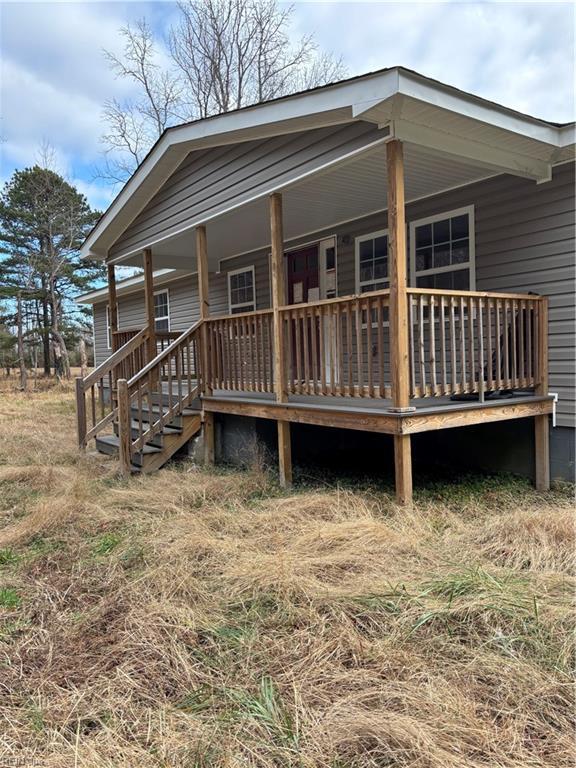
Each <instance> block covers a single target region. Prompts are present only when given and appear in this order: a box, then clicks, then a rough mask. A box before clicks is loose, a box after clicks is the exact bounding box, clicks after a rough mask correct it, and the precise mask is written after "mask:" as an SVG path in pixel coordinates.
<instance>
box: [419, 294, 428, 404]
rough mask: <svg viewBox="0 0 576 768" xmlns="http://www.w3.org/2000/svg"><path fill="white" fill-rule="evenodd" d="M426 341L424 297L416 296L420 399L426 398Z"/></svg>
mask: <svg viewBox="0 0 576 768" xmlns="http://www.w3.org/2000/svg"><path fill="white" fill-rule="evenodd" d="M425 350H426V340H425V336H424V296H422V295H420V296H418V366H419V371H420V390H421V397H426V395H427V394H428V393H427V386H426V355H425Z"/></svg>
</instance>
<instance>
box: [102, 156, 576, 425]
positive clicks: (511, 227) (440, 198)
mask: <svg viewBox="0 0 576 768" xmlns="http://www.w3.org/2000/svg"><path fill="white" fill-rule="evenodd" d="M467 205H474V217H475V232H476V289H477V290H479V291H505V292H506V291H509V292H522V293H526V292H529V291H533V292H535V293H540V294H543V295H547V296H549V299H550V325H549V350H550V352H549V357H550V390H551V391H554V392H558V393H559V396H560V401H559V405H558V424H559V425H561V426H574V415H575V410H576V409H575V404H576V403H575V400H576V397H575V395H576V382H575V375H574V371H575V367H576V359H575V357H576V356H575V333H574V323H575V319H576V318H575V315H576V308H575V294H574V286H575V279H576V274H575V243H574V227H575V213H574V208H575V206H574V166H573V165H572V164H565V165H562V166H559V167H557V168H555V169H554V174H553V179H552V181H550V182H548V183H545V184H541V185H536V184H535V183H534V182H531V181H528V180H524V179H519V178H517V177H513V176H498V177H495V178H492V179H487V180H485V181H481V182H477V183H475V184H471V185H468V186H466V187H461V188H459V189H456V190H452V191H449V192H446V193H444V194H441V195H437V196H434V197H430V198H427V199H425V200H420V201H416V202H413V203H410V204H408V205H407V208H406V219H407V222H410V221H414V220H416V219H420V218H425V217H427V216H431V215H434V214H439V213H443V212H447V211H450V210H453V209H456V208H461V207H463V206H467ZM386 226H387V217H386V212H383V213H381V214H377V215H373V216H370V217H366V218H363V219H359V220H357V221H354V222H350V223H347V224H345V225H341V226H338V227H332V228H328V229H326V230H323V231H321V232H318V233H316V234H315V235H314V236H313V237H311V236H310V235H308V236H306V237H304V238H301V239H300V240H294V241H291V242H290V243H287V244H286V250H291V249H294V248H295V247H297V245H298V244H299V243H304V242H306V243H309V242H310V241H314V240H321V239H323V238H325V237H329V236H331V235H335V236H336V238H337V267H338V294H339V295H340V296H345V295H348V294H352V293H355V291H356V284H355V282H356V275H355V257H354V252H355V250H354V249H355V242H354V240H355V238H356V237H357V236H359V235H362V234H366V233H369V232H374V231H377V230H380V229H386ZM251 265H254V268H255V278H256V306H257V309H264V308H266V307H269V306H270V264H269V249H262V250H260V251H256V252H253V253H250V254H244V255H242V256H238V257H235V258H232V259H226V260H225V261H223V262H221V265H220V269H221V272H220V273H219V274H214V275H211V276H210V301H211V312H212V314H225V313H227V312H228V283H227V272H228V271H231V270H234V269H239V268H241V267H245V266H246V267H247V266H251ZM195 282H196V277H192V278H185V279H183V280H180V281H179V282H178V283H172V284H169V287H170V315H171V328H172V329H173V330H184V329H185V328H186V327H188V325H189V324H190V322H193V321H194V319H195V318H196V317H197V315H198V296H197V288H196V285H195ZM137 318H141V320H140V321H139V322H136V320H137ZM120 323H121V327H129V326H132V325H141V324H142V323H143V297H142V294H140V295H136V294H133V295H132V296H130V297H125V298H121V299H120ZM95 326H96V328H95V337H96V359H97V361H98V362H101V360H102V359H105V357H106V356H107V354H108V351H107V350H106V348H105V344H106V341H105V339H106V330H105V311H104V308H103V305H102V306H98V307H95Z"/></svg>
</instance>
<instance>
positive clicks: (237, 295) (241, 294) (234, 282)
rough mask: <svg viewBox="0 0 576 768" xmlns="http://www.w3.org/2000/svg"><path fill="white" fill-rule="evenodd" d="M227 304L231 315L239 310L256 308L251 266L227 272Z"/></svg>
mask: <svg viewBox="0 0 576 768" xmlns="http://www.w3.org/2000/svg"><path fill="white" fill-rule="evenodd" d="M228 306H229V310H230V314H231V315H237V314H238V313H239V312H254V310H255V309H256V288H255V280H254V267H253V266H251V267H243V268H242V269H235V270H234V271H233V272H228Z"/></svg>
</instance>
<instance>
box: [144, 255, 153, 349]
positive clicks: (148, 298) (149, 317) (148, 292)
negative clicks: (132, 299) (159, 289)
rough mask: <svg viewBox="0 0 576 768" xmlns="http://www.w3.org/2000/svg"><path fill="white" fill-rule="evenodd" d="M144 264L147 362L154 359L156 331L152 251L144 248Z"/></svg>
mask: <svg viewBox="0 0 576 768" xmlns="http://www.w3.org/2000/svg"><path fill="white" fill-rule="evenodd" d="M142 259H143V262H144V299H145V304H146V325H147V326H148V362H150V361H151V360H154V358H155V357H156V330H155V322H154V274H153V271H152V251H151V250H150V249H149V248H146V249H145V250H144V252H143V254H142Z"/></svg>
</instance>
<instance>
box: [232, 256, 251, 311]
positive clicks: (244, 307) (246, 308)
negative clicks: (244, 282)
mask: <svg viewBox="0 0 576 768" xmlns="http://www.w3.org/2000/svg"><path fill="white" fill-rule="evenodd" d="M242 272H252V294H253V298H252V301H249V302H248V301H247V302H245V303H244V304H232V280H231V278H232V277H233V276H234V275H239V274H241V273H242ZM256 306H257V305H256V269H255V267H254V264H250V265H249V266H247V267H239V268H238V269H232V270H230V272H228V314H230V315H232V314H233V312H232V309H233V308H234V309H240V313H242V312H255V311H256Z"/></svg>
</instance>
